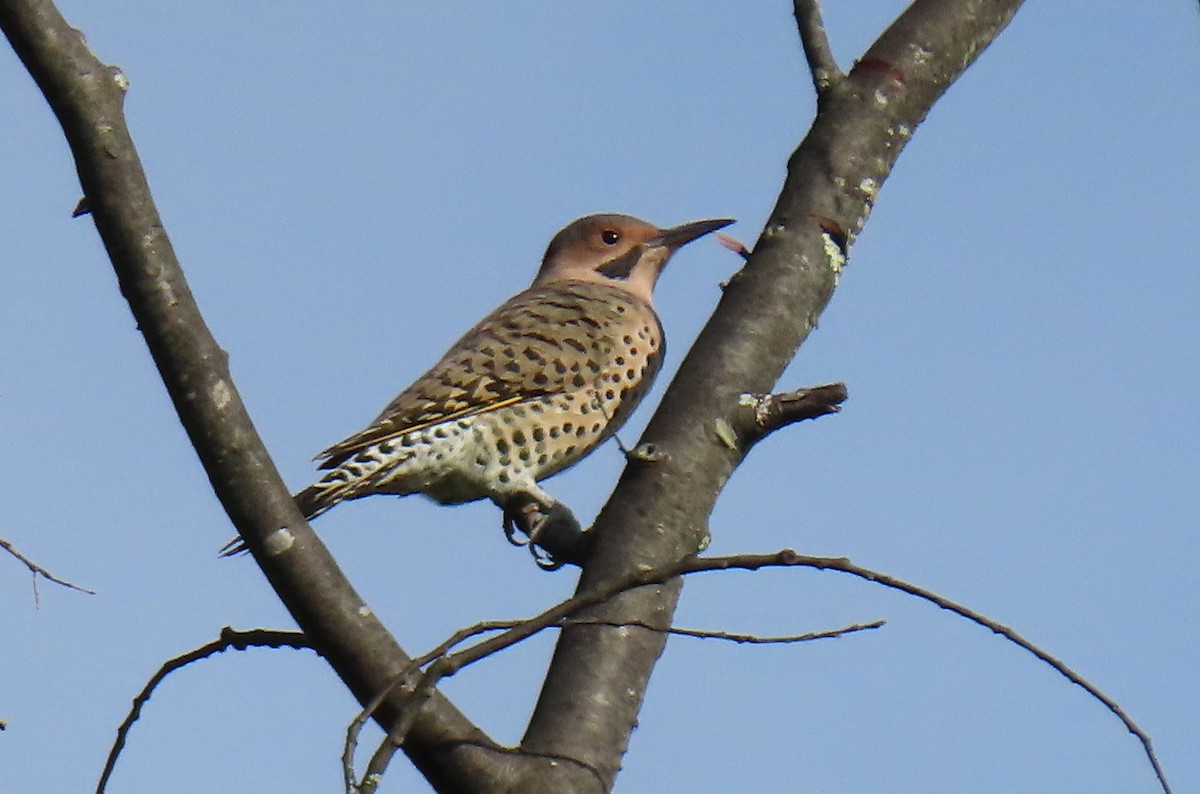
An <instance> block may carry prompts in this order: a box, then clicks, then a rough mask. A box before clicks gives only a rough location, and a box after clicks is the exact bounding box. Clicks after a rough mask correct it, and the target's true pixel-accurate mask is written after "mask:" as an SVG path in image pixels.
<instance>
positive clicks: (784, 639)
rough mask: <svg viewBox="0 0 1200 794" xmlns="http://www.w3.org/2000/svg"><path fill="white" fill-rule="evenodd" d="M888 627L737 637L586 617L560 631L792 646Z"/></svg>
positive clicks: (568, 621) (857, 626) (866, 625)
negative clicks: (635, 631) (605, 629)
mask: <svg viewBox="0 0 1200 794" xmlns="http://www.w3.org/2000/svg"><path fill="white" fill-rule="evenodd" d="M886 624H887V621H886V620H872V621H871V622H870V623H851V624H850V625H849V626H842V627H841V628H840V629H826V630H825V631H809V632H805V633H804V634H779V635H774V636H771V635H761V634H735V633H732V632H728V631H710V630H708V629H685V628H681V627H679V626H671V627H669V628H665V629H664V628H661V627H659V626H651V625H650V624H649V623H644V622H641V621H634V622H628V621H625V622H622V621H619V620H591V619H587V618H583V619H577V618H567V619H566V620H563V621H560V622H559V624H558V628H562V627H564V626H610V627H613V628H626V627H631V626H632V627H635V628H639V629H648V630H649V631H661V632H663V633H665V634H670V635H672V636H675V637H691V638H693V639H698V640H723V641H725V642H733V643H737V644H739V645H791V644H794V643H799V642H809V641H811V640H829V639H836V638H837V637H844V636H846V635H847V634H856V633H858V632H860V631H871V630H873V629H881V628H883V627H884V626H885V625H886Z"/></svg>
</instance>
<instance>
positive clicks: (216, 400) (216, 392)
mask: <svg viewBox="0 0 1200 794" xmlns="http://www.w3.org/2000/svg"><path fill="white" fill-rule="evenodd" d="M209 396H210V397H211V398H212V401H213V404H214V405H216V406H217V410H218V411H224V410H225V407H226V406H227V405H229V403H230V402H231V401H232V400H233V391H232V390H231V389H230V388H229V384H228V383H227V382H226V381H225V380H224V379H223V378H222V379H221V380H219V381H217V382H216V383H214V384H213V387H212V392H211V393H210V394H209Z"/></svg>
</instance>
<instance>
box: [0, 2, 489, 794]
mask: <svg viewBox="0 0 1200 794" xmlns="http://www.w3.org/2000/svg"><path fill="white" fill-rule="evenodd" d="M0 29H3V31H4V33H5V35H6V36H7V37H8V40H9V42H10V43H11V44H12V46H13V49H14V50H16V53H17V55H18V56H19V57H20V59H21V61H22V62H23V63H24V64H25V67H26V68H27V69H28V70H29V73H30V75H32V77H33V79H34V80H35V82H36V83H37V84H38V87H39V88H40V89H41V91H42V93H43V95H44V96H45V98H46V100H47V102H48V103H49V104H50V107H51V109H52V110H53V111H54V113H55V115H56V116H57V117H58V120H59V123H60V124H61V125H62V128H63V132H64V134H65V135H66V138H67V142H68V144H69V145H70V147H71V152H72V154H73V155H74V158H75V164H76V168H77V170H78V172H79V180H80V184H81V185H82V187H83V192H84V196H85V199H84V202H82V203H81V205H80V206H81V210H80V211H81V213H82V212H90V213H91V215H92V217H93V218H94V220H95V223H96V229H97V231H99V233H100V237H101V239H102V240H103V242H104V246H105V248H106V249H107V251H108V255H109V258H110V259H111V260H112V265H113V269H114V270H115V272H116V275H117V280H118V282H119V284H120V288H121V292H122V294H123V295H124V296H125V298H126V300H128V302H129V307H130V309H131V311H132V312H133V315H134V317H135V318H136V320H137V325H138V328H139V329H140V330H141V331H142V334H143V335H144V337H145V340H146V344H147V346H148V347H149V348H150V353H151V355H152V356H153V358H154V362H155V364H156V366H157V367H158V370H159V372H160V374H161V375H162V379H163V383H164V384H165V385H166V387H167V391H168V392H169V394H170V396H171V400H172V401H173V403H174V405H175V409H176V411H177V412H178V414H179V419H180V422H181V423H182V424H183V426H184V428H185V429H186V431H187V433H188V437H189V438H190V439H191V441H192V445H193V446H194V447H195V449H196V453H197V454H198V455H199V457H200V460H201V462H202V463H203V465H204V469H205V471H206V472H207V474H208V477H209V479H210V481H211V482H212V486H213V490H214V491H215V492H216V495H217V497H218V498H219V499H220V500H221V504H222V506H223V507H224V508H225V511H226V512H227V513H228V514H229V517H230V520H231V521H232V522H233V524H234V526H236V527H237V529H238V532H239V533H240V534H241V535H242V537H243V538H244V539H245V540H246V544H247V546H248V547H249V549H250V551H251V552H252V553H253V554H254V556H255V558H256V559H257V561H258V563H259V565H260V566H261V568H262V570H263V572H264V573H265V574H266V576H267V578H268V580H269V581H270V583H271V585H272V586H273V587H274V588H275V591H276V592H277V593H278V595H279V597H280V599H281V600H282V601H283V603H284V604H285V606H286V607H287V608H288V610H289V611H290V612H291V614H292V616H293V617H294V618H295V620H296V622H297V624H299V626H300V627H301V628H302V629H303V631H304V633H305V635H307V636H308V637H309V638H310V639H311V640H312V642H313V645H314V646H315V647H316V648H317V649H318V650H319V651H320V652H321V654H322V655H323V656H324V657H325V658H326V659H327V660H328V661H329V663H330V665H332V666H333V668H334V669H335V670H336V672H337V673H338V675H339V676H341V678H342V680H343V681H344V682H345V683H346V685H347V686H348V687H349V688H350V690H351V691H352V692H353V693H354V694H355V696H356V697H357V698H358V699H359V700H360V701H361V702H363V703H366V702H368V701H369V700H370V699H371V697H372V696H373V695H374V693H375V692H377V691H379V690H380V689H381V688H382V687H383V686H385V685H386V684H387V682H388V681H391V680H392V679H393V678H394V677H395V676H396V675H397V674H398V673H399V672H400V671H402V670H404V669H406V668H407V666H408V665H409V663H410V660H409V658H408V656H407V655H406V654H405V653H404V652H403V651H402V650H401V649H400V647H399V646H398V645H397V644H396V641H395V640H394V639H393V638H392V636H391V635H390V634H389V633H388V631H387V630H386V629H385V628H384V626H383V624H382V623H380V622H379V620H378V619H377V618H376V617H375V615H374V614H373V613H372V611H371V610H370V608H369V607H367V605H366V604H365V603H364V602H363V600H362V598H361V597H359V595H358V594H357V593H356V592H355V591H354V589H353V587H352V586H351V585H350V583H349V582H348V581H347V580H346V578H345V576H343V575H342V573H341V571H340V570H339V569H338V567H337V565H336V564H335V563H334V561H333V558H332V557H330V555H329V553H328V552H327V551H326V550H325V548H324V546H322V545H321V543H320V542H319V541H318V540H317V539H316V537H315V535H314V534H313V532H312V529H311V528H310V527H309V526H308V525H307V523H305V521H304V520H303V518H302V516H301V515H300V513H299V512H298V511H297V509H296V507H295V505H294V503H293V502H292V498H291V495H290V494H289V492H288V490H287V488H286V487H285V486H284V484H283V481H282V479H281V478H280V476H279V473H278V471H277V470H276V469H275V466H274V464H273V463H272V461H271V459H270V457H269V456H268V454H267V451H266V449H265V448H264V446H263V444H262V441H261V439H260V438H259V437H258V434H257V432H256V431H255V429H254V426H253V424H252V423H251V421H250V417H249V415H248V414H247V413H246V409H245V406H244V405H243V404H242V401H241V398H240V397H239V395H238V392H237V389H236V388H235V387H234V384H233V380H232V378H231V377H230V374H229V370H228V366H227V363H226V355H225V352H224V351H223V350H221V348H220V347H218V345H217V343H216V341H215V340H214V339H213V337H212V335H211V333H210V332H209V330H208V328H207V326H206V325H205V323H204V320H203V318H202V317H201V316H200V312H199V309H198V308H197V306H196V303H195V301H194V300H193V298H192V294H191V291H190V290H189V288H188V285H187V282H186V280H185V279H184V276H183V272H182V270H181V268H180V266H179V262H178V260H177V259H176V257H175V253H174V250H173V249H172V247H171V242H170V240H169V239H168V238H167V233H166V230H165V228H164V227H163V223H162V220H161V219H160V218H159V215H158V211H157V209H156V208H155V206H154V201H153V199H152V197H151V195H150V190H149V186H148V185H147V182H146V178H145V174H144V172H143V170H142V167H141V163H140V161H139V159H138V155H137V152H136V150H135V148H134V145H133V141H132V139H131V137H130V134H129V130H128V128H127V126H126V124H125V118H124V112H123V102H124V94H125V90H126V88H127V86H128V81H127V80H126V79H125V77H124V75H123V74H121V72H120V70H119V69H116V68H114V67H111V66H107V65H105V64H103V63H101V62H100V61H99V60H98V59H97V58H96V56H95V55H94V54H93V53H92V52H91V50H90V49H89V48H88V46H87V44H86V43H85V42H84V39H83V36H82V35H81V33H80V32H79V31H77V30H75V29H74V28H72V27H70V26H69V25H68V24H67V22H66V21H65V20H64V19H63V17H62V15H61V14H60V13H59V12H58V10H57V8H55V6H54V4H53V3H52V2H50V1H49V0H5V1H4V2H0ZM399 702H400V701H399V699H397V700H396V702H391V701H389V702H385V703H384V704H383V706H382V707H381V708H380V709H379V711H378V713H377V715H378V716H377V719H378V720H379V721H380V722H381V724H382V725H383V726H384V728H385V730H386V729H387V728H388V725H389V724H390V720H391V719H392V717H393V714H394V713H395V711H396V708H397V706H398V704H399ZM491 746H493V742H492V741H491V740H490V739H489V738H488V737H487V736H486V735H484V734H483V732H482V731H480V730H479V729H478V728H477V727H476V726H475V725H473V724H472V723H471V722H470V721H469V720H467V719H466V717H464V716H463V715H462V714H461V713H460V712H459V711H458V710H457V709H455V708H454V707H453V706H452V705H451V704H450V703H449V701H447V700H446V699H445V698H444V697H442V696H441V695H440V694H435V695H434V696H433V697H431V698H430V700H429V703H428V704H427V705H426V707H425V709H424V710H423V711H422V712H421V714H420V715H419V717H418V718H417V719H416V720H415V723H414V725H413V727H412V730H411V732H410V734H409V742H408V745H407V746H406V751H407V752H409V754H410V755H411V756H412V757H413V759H414V762H415V763H416V764H417V766H418V767H420V768H421V769H422V771H423V772H424V773H425V774H426V775H427V777H429V779H430V780H431V781H433V782H434V783H435V785H440V786H443V787H445V789H446V790H464V791H470V790H481V789H480V786H481V783H480V781H481V780H491V779H494V778H495V777H496V776H497V775H499V774H500V769H499V767H501V766H504V765H506V764H509V763H512V756H505V755H503V754H500V753H496V752H491V751H490V750H489V749H488V748H489V747H491Z"/></svg>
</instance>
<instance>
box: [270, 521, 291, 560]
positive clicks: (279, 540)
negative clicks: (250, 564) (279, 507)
mask: <svg viewBox="0 0 1200 794" xmlns="http://www.w3.org/2000/svg"><path fill="white" fill-rule="evenodd" d="M295 542H296V536H295V535H293V534H292V533H291V530H289V529H288V528H287V527H280V528H279V529H277V530H275V531H274V532H272V533H271V534H270V535H267V539H266V541H265V542H264V543H263V548H265V549H266V550H267V554H270V555H271V556H272V557H274V556H275V555H277V554H283V553H284V552H285V551H287V550H288V549H290V548H291V547H292V545H293V544H294V543H295Z"/></svg>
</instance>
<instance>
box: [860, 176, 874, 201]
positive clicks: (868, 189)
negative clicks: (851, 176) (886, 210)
mask: <svg viewBox="0 0 1200 794" xmlns="http://www.w3.org/2000/svg"><path fill="white" fill-rule="evenodd" d="M858 192H859V193H862V195H863V198H864V199H866V200H867V201H868V202H870V203H871V204H874V203H875V195H876V194H877V193H879V183H878V182H877V181H875V180H874V179H872V178H871V177H869V176H866V177H863V178H862V180H861V181H860V182H859V183H858Z"/></svg>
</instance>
